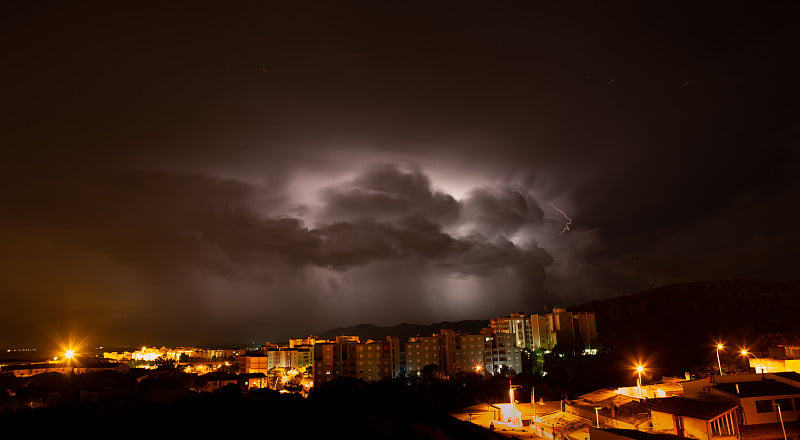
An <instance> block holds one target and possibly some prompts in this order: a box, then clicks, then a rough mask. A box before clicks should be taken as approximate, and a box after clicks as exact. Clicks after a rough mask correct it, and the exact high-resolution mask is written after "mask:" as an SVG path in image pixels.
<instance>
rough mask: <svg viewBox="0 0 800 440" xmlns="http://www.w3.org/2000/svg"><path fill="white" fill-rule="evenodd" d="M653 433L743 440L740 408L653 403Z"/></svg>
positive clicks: (673, 401)
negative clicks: (740, 428) (740, 429)
mask: <svg viewBox="0 0 800 440" xmlns="http://www.w3.org/2000/svg"><path fill="white" fill-rule="evenodd" d="M646 406H647V408H648V409H649V410H650V416H651V420H652V424H653V431H654V432H659V433H665V434H674V435H677V436H678V437H685V438H693V439H697V440H712V439H718V440H736V439H739V437H740V436H739V420H738V416H737V414H736V412H737V408H738V405H737V404H735V403H730V402H708V401H702V400H694V399H687V398H685V397H668V398H661V399H649V400H647V402H646Z"/></svg>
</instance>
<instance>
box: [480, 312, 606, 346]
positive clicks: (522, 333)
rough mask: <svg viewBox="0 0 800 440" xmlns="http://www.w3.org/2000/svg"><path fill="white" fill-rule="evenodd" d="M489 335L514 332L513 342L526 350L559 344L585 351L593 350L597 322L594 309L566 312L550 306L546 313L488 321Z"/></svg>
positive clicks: (595, 340)
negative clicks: (490, 333)
mask: <svg viewBox="0 0 800 440" xmlns="http://www.w3.org/2000/svg"><path fill="white" fill-rule="evenodd" d="M490 322H491V324H490V325H491V332H492V333H493V334H510V335H514V345H516V346H517V347H524V348H527V349H530V350H542V351H547V350H552V349H553V348H554V347H555V346H556V345H560V346H561V347H569V348H573V347H580V348H582V349H583V350H585V351H586V352H587V353H588V352H591V353H593V354H594V353H596V352H597V324H596V323H595V318H594V312H569V311H567V310H565V309H562V308H554V309H553V311H552V312H550V313H544V314H535V315H524V314H522V313H512V314H511V316H509V317H503V318H494V319H492V320H491V321H490Z"/></svg>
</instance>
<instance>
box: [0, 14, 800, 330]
mask: <svg viewBox="0 0 800 440" xmlns="http://www.w3.org/2000/svg"><path fill="white" fill-rule="evenodd" d="M313 3H314V2H312V3H310V4H304V5H303V7H302V9H297V8H296V7H295V6H293V5H291V4H289V3H286V4H281V5H277V4H275V5H273V4H265V3H259V4H254V5H248V6H239V7H236V8H226V7H224V6H223V7H216V8H214V9H213V10H211V9H207V8H203V7H202V5H199V4H193V5H192V6H191V7H183V6H182V5H179V4H169V5H165V4H159V5H156V6H155V7H149V6H148V5H137V6H136V7H135V8H132V7H123V6H120V5H118V4H114V3H106V4H103V5H102V6H101V7H94V6H88V5H47V4H43V3H30V2H29V3H18V4H14V5H11V6H8V7H7V8H5V9H4V13H3V14H0V21H1V22H2V24H3V25H2V26H0V36H2V38H0V46H2V49H3V53H4V54H5V57H4V59H3V69H2V70H1V71H2V73H0V74H2V76H3V84H5V85H6V86H7V87H5V88H4V90H3V93H2V96H3V102H4V107H3V110H4V115H3V118H2V119H1V120H0V124H2V127H1V128H2V133H3V145H4V147H5V150H4V156H3V158H2V159H3V160H2V161H0V209H2V215H0V234H2V243H3V251H4V252H2V254H0V267H1V268H2V269H0V289H2V293H3V300H4V305H3V307H2V309H1V310H0V326H2V327H0V334H3V335H6V334H11V333H12V331H11V330H10V329H16V328H19V327H22V328H33V327H36V326H41V325H42V323H47V322H51V321H53V320H54V319H57V318H58V317H59V316H60V315H61V314H63V313H64V310H71V312H70V314H71V316H73V317H74V318H75V319H76V320H83V321H95V320H98V321H102V322H103V324H102V325H101V326H100V327H102V329H103V331H108V332H111V329H116V330H114V331H115V332H116V333H115V334H116V335H118V336H120V337H121V338H123V339H124V338H125V337H128V338H129V339H130V338H132V339H134V340H135V339H136V338H137V337H139V336H140V335H143V334H145V333H144V332H145V331H150V332H151V333H149V334H153V335H156V334H159V333H161V334H172V335H176V334H178V332H183V334H185V335H192V334H196V335H203V336H204V337H208V338H212V337H217V340H223V339H224V340H231V339H236V340H241V338H244V337H247V338H249V337H250V336H249V335H256V334H258V335H264V334H266V333H269V332H276V333H280V334H281V335H283V336H286V335H287V334H288V333H294V334H297V333H304V332H306V331H309V329H310V328H315V329H319V328H320V327H322V328H324V326H325V325H329V324H330V326H331V327H333V326H338V325H347V324H352V323H356V322H360V321H373V322H376V323H383V324H393V323H396V322H397V321H398V320H406V321H414V320H416V319H417V317H421V318H420V319H426V320H427V319H429V320H438V319H453V318H455V317H458V318H486V317H487V316H486V313H489V312H487V311H491V313H507V312H508V311H509V310H519V309H521V308H523V309H527V310H528V311H533V310H537V309H538V307H540V306H541V305H542V304H543V301H546V303H547V304H549V305H553V304H557V303H560V304H564V305H566V304H569V303H577V302H581V301H583V300H585V299H587V298H595V297H600V296H609V295H613V294H618V293H628V292H633V291H636V290H639V289H642V288H645V287H647V286H648V285H650V284H652V283H658V282H661V281H662V280H670V281H691V280H697V279H708V278H715V277H735V276H750V277H769V278H775V279H780V280H791V279H794V278H796V271H795V270H794V267H793V266H792V265H791V263H790V262H793V261H797V259H798V257H797V249H798V248H800V247H798V245H796V244H795V243H797V237H796V232H794V229H793V228H791V227H790V225H792V224H795V223H797V219H796V213H795V211H796V203H795V201H794V199H795V198H796V193H797V191H798V189H797V176H798V166H797V164H798V163H800V161H798V157H797V155H796V151H797V145H798V144H797V139H800V135H798V131H797V120H798V118H797V115H798V114H800V111H799V109H798V102H800V87H798V84H800V82H798V81H797V80H796V78H798V77H800V72H798V70H797V67H796V66H795V64H796V63H794V62H793V61H794V60H793V58H792V57H791V56H787V54H790V53H793V51H794V50H795V47H796V46H797V41H800V34H798V32H800V30H798V29H800V28H798V27H797V26H796V22H797V19H796V17H797V16H798V6H797V4H796V2H791V3H789V2H771V3H770V4H767V5H751V4H744V3H739V4H737V3H735V2H734V3H730V2H726V3H722V4H719V5H710V4H707V5H698V4H687V5H685V6H686V7H684V5H681V4H675V3H663V4H658V5H654V4H647V5H643V4H638V3H631V4H625V2H602V3H596V2H595V3H593V4H587V5H581V4H579V3H580V2H579V3H578V4H570V5H566V6H565V5H563V4H556V3H552V4H550V3H543V2H517V3H513V2H512V3H508V4H505V5H503V7H494V6H491V5H489V6H487V4H485V3H476V4H471V3H470V2H461V3H459V4H457V5H452V4H437V3H436V2H433V3H431V2H427V3H425V4H416V3H413V2H412V3H402V4H401V3H386V2H369V3H365V4H359V5H354V4H341V3H336V4H335V5H334V4H325V3H320V4H313ZM548 202H554V203H556V205H557V206H559V207H560V208H562V209H563V210H564V211H565V212H567V213H568V214H569V215H570V216H571V217H572V218H573V219H575V222H574V224H573V229H572V230H571V231H569V232H568V233H565V234H563V235H559V233H560V231H561V230H562V228H563V224H564V220H565V219H564V218H563V217H562V216H561V215H560V214H559V213H558V212H556V211H555V210H554V209H552V208H551V206H550V205H549V203H548ZM280 304H284V306H281V305H280ZM519 304H524V307H520V306H519ZM297 310H302V313H301V312H294V311H297ZM399 311H402V316H400V312H399ZM396 312H397V313H396ZM303 320H304V321H303ZM348 320H349V321H348ZM300 321H303V322H302V324H301V323H300ZM345 321H346V322H345ZM208 323H216V324H215V326H214V327H213V328H206V325H207V324H208ZM145 329H150V330H145ZM126 335H127V336H126ZM245 335H247V336H245ZM134 342H135V341H134ZM0 343H2V341H0ZM136 343H138V342H136Z"/></svg>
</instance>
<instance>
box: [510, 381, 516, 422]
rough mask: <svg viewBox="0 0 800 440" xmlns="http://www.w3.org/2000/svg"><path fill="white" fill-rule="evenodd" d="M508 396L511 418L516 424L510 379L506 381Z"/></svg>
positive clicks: (512, 388)
mask: <svg viewBox="0 0 800 440" xmlns="http://www.w3.org/2000/svg"><path fill="white" fill-rule="evenodd" d="M508 397H509V400H511V418H512V420H513V422H512V423H514V425H516V424H517V409H516V407H515V406H514V387H513V386H512V385H511V380H509V381H508Z"/></svg>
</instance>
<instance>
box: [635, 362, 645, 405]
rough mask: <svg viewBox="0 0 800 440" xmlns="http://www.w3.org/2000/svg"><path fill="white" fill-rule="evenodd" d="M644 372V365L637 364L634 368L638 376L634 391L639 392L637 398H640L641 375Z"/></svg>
mask: <svg viewBox="0 0 800 440" xmlns="http://www.w3.org/2000/svg"><path fill="white" fill-rule="evenodd" d="M643 372H644V365H642V364H639V365H637V366H636V374H637V375H638V376H639V377H638V379H636V389H637V390H638V391H639V398H641V397H642V373H643Z"/></svg>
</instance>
